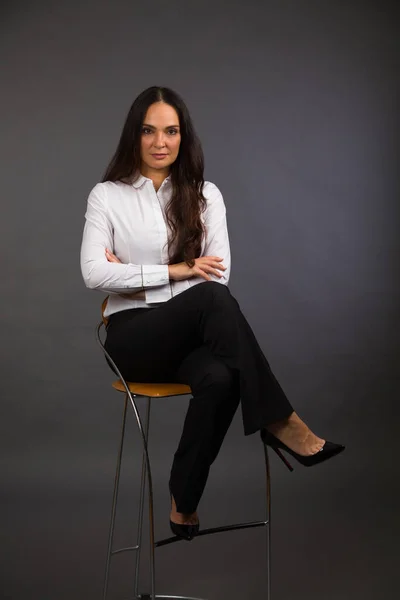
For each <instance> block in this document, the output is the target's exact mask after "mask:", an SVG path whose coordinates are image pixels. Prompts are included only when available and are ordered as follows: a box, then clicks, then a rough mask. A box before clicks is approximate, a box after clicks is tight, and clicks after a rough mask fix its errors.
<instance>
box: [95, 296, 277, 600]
mask: <svg viewBox="0 0 400 600" xmlns="http://www.w3.org/2000/svg"><path fill="white" fill-rule="evenodd" d="M107 301H108V297H107V298H105V300H104V301H103V303H102V320H101V321H100V323H99V324H98V325H97V327H96V336H97V341H98V343H99V344H100V346H101V347H102V349H103V352H104V354H105V356H106V357H107V359H108V360H109V362H110V364H111V365H112V366H113V368H114V369H115V372H116V373H117V375H118V376H119V379H118V380H116V381H114V382H113V383H112V386H113V388H114V389H115V390H117V391H119V392H124V393H125V402H124V408H123V416H122V432H121V439H120V443H119V450H118V458H117V466H116V473H115V480H114V492H113V500H112V508H111V519H110V529H109V537H108V548H107V559H106V567H105V576H104V588H103V600H107V592H108V581H109V573H110V562H111V557H112V556H113V555H115V554H120V553H122V552H129V551H135V552H136V561H135V571H134V600H156V598H163V600H201V599H200V598H192V597H188V596H169V595H159V594H156V590H155V587H156V586H155V571H156V569H155V564H156V561H155V549H156V548H160V547H161V546H166V545H167V544H172V543H174V542H178V541H182V540H181V538H179V537H177V536H172V537H168V538H165V539H161V540H158V541H156V540H155V531H154V508H153V479H152V472H151V464H150V458H149V453H148V439H149V427H150V409H151V400H152V399H153V398H168V397H170V396H181V395H186V394H191V389H190V387H189V386H188V385H184V384H179V383H133V382H129V381H125V379H124V378H123V377H122V375H121V373H120V371H119V369H118V367H117V365H116V364H115V363H114V361H113V360H112V358H111V356H110V355H109V354H108V352H107V350H106V349H105V348H104V344H103V342H102V340H101V333H100V332H101V329H102V327H105V326H106V325H107V323H108V319H107V318H106V317H104V310H105V307H106V305H107ZM136 397H145V398H146V399H147V402H146V404H145V419H144V421H143V419H142V418H141V416H140V414H139V410H138V407H137V403H136V402H135V398H136ZM128 404H130V405H131V407H132V409H133V412H134V415H135V418H136V422H137V426H138V429H139V433H140V437H141V441H142V452H143V453H142V472H141V481H140V494H139V513H138V525H137V539H136V545H135V546H130V547H127V548H119V549H115V550H113V537H114V526H115V515H116V509H117V501H118V488H119V478H120V469H121V462H122V453H123V444H124V435H125V424H126V417H127V410H128ZM263 448H264V457H265V472H266V519H265V520H264V521H250V522H246V523H236V524H233V525H225V526H222V527H213V528H209V529H200V531H199V533H198V536H196V537H199V536H203V535H211V534H214V533H221V532H226V531H233V530H236V529H248V528H254V527H266V529H267V535H266V559H267V596H266V599H267V600H271V478H270V466H269V457H268V449H267V446H266V445H265V444H263ZM146 481H147V489H148V513H149V539H150V593H146V594H143V593H139V567H140V551H141V545H142V533H143V511H144V502H145V489H146Z"/></svg>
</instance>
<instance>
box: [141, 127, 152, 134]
mask: <svg viewBox="0 0 400 600" xmlns="http://www.w3.org/2000/svg"><path fill="white" fill-rule="evenodd" d="M142 133H144V134H145V135H147V134H148V133H151V129H149V128H148V127H142Z"/></svg>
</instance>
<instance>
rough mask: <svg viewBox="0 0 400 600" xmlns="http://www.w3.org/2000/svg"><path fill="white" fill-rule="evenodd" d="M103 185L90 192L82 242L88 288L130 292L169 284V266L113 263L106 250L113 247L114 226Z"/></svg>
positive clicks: (84, 271)
mask: <svg viewBox="0 0 400 600" xmlns="http://www.w3.org/2000/svg"><path fill="white" fill-rule="evenodd" d="M106 202H107V199H106V197H105V192H104V189H102V187H101V184H97V185H96V186H95V187H94V188H93V189H92V191H91V192H90V194H89V197H88V201H87V210H86V214H85V219H86V221H85V226H84V230H83V239H82V245H81V254H80V262H81V271H82V276H83V279H84V282H85V285H86V287H88V288H90V289H96V290H100V291H103V292H106V293H108V294H119V293H127V292H132V291H135V290H141V289H143V288H154V287H158V286H165V285H166V284H168V283H169V273H168V265H161V264H159V265H145V264H144V265H140V264H133V263H128V264H120V263H110V262H109V261H108V260H107V258H106V255H105V249H106V248H109V249H110V250H111V251H113V249H114V236H113V233H114V232H113V226H112V223H111V221H110V219H109V217H108V215H107V204H106Z"/></svg>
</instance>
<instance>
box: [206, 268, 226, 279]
mask: <svg viewBox="0 0 400 600" xmlns="http://www.w3.org/2000/svg"><path fill="white" fill-rule="evenodd" d="M203 270H204V271H205V272H206V273H211V274H212V275H216V276H217V277H222V273H220V272H219V271H217V270H216V269H213V268H211V267H207V268H206V267H203Z"/></svg>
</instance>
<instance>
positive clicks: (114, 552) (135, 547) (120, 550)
mask: <svg viewBox="0 0 400 600" xmlns="http://www.w3.org/2000/svg"><path fill="white" fill-rule="evenodd" d="M128 550H139V546H128V547H127V548H118V550H113V551H112V552H111V555H113V554H119V553H120V552H127V551H128Z"/></svg>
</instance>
